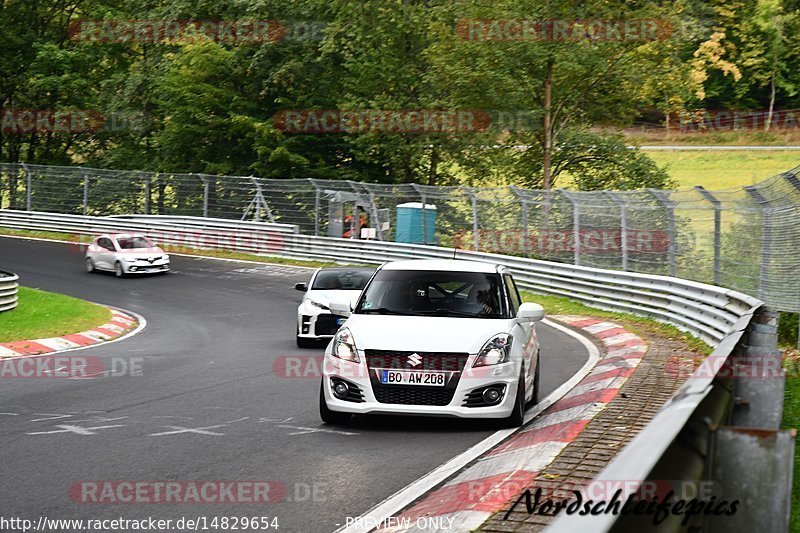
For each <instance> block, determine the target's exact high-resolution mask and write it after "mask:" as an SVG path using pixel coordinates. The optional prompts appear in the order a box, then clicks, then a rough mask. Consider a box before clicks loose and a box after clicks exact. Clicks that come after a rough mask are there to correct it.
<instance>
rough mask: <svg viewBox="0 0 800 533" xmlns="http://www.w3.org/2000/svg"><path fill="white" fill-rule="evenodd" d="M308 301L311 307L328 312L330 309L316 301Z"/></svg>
mask: <svg viewBox="0 0 800 533" xmlns="http://www.w3.org/2000/svg"><path fill="white" fill-rule="evenodd" d="M307 301H308V303H309V304H310V305H311V307H317V308H319V309H325V310H326V311H327V309H328V306H327V305H324V304H321V303H319V302H315V301H314V300H307Z"/></svg>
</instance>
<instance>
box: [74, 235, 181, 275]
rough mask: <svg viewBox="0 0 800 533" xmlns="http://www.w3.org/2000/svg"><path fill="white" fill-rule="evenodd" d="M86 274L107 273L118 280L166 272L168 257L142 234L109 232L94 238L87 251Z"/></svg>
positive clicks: (85, 259) (167, 270)
mask: <svg viewBox="0 0 800 533" xmlns="http://www.w3.org/2000/svg"><path fill="white" fill-rule="evenodd" d="M84 263H85V265H86V271H87V272H90V273H91V272H95V271H98V270H110V271H111V272H114V274H116V276H117V277H118V278H121V277H123V276H127V275H128V274H154V273H158V272H169V255H168V254H167V253H166V252H164V250H162V249H161V248H159V247H158V246H156V245H155V244H154V243H153V241H151V240H150V239H148V238H147V237H145V236H144V235H137V234H133V233H111V234H106V235H100V236H99V237H97V238H95V239H94V240H93V241H92V243H91V244H90V245H89V246H88V247H87V248H86V256H85V258H84Z"/></svg>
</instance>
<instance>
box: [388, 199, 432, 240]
mask: <svg viewBox="0 0 800 533" xmlns="http://www.w3.org/2000/svg"><path fill="white" fill-rule="evenodd" d="M423 213H424V216H425V224H424V225H423V223H422V220H423V219H422V217H423ZM423 226H424V235H425V238H424V239H423ZM394 240H395V242H404V243H408V244H436V206H435V205H433V204H425V209H424V211H423V209H422V203H421V202H408V203H406V204H400V205H398V206H397V222H396V224H395V237H394Z"/></svg>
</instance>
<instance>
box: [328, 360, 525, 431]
mask: <svg viewBox="0 0 800 533" xmlns="http://www.w3.org/2000/svg"><path fill="white" fill-rule="evenodd" d="M330 349H331V347H330V345H329V346H328V348H327V350H326V353H325V360H324V364H323V369H322V379H323V387H322V390H323V391H324V395H325V401H326V403H327V404H328V408H329V409H331V410H333V411H340V412H345V413H352V414H398V415H418V416H447V417H459V418H505V417H507V416H509V415H510V414H511V411H512V410H513V408H514V403H515V401H516V396H517V387H518V384H519V365H518V364H517V363H514V362H508V363H503V364H500V365H495V366H493V367H479V368H477V369H473V368H472V367H471V365H472V362H473V361H474V358H475V356H474V354H473V355H470V356H469V358H468V360H467V363H466V365H465V367H464V370H463V371H462V372H455V374H457V375H454V376H453V377H452V378H451V380H454V381H451V382H450V386H448V387H432V386H422V385H417V386H413V385H381V384H380V382H379V379H378V374H377V372H376V369H375V368H372V369H368V368H367V363H366V359H365V356H364V352H363V351H362V350H359V358H360V362H359V363H352V362H350V361H344V360H342V359H339V358H337V357H333V356H332V355H330ZM336 379H341V380H344V381H345V382H346V383H347V384H348V387H350V388H351V389H352V385H355V386H356V387H357V388H358V391H357V392H356V393H354V394H352V395H348V396H347V397H348V398H349V399H340V398H337V397H336V396H335V395H334V392H333V389H332V383H333V381H332V380H336ZM488 386H500V387H502V388H503V397H502V399H501V400H500V401H499V402H498V403H496V404H494V405H485V406H477V407H467V406H466V405H465V403H466V400H467V398H468V397H470V393H473V396H472V397H474V396H475V395H479V394H480V391H482V390H483V389H485V388H486V387H488ZM400 389H403V392H402V393H399V390H400ZM359 393H360V394H359ZM379 397H380V399H381V400H383V401H379ZM448 397H449V398H450V399H449V401H447V402H446V404H444V405H431V403H437V404H438V403H443V402H445V401H446V400H447V398H448ZM398 398H400V399H402V401H404V402H408V401H418V402H419V403H388V402H389V401H394V400H396V399H398ZM473 403H474V402H473Z"/></svg>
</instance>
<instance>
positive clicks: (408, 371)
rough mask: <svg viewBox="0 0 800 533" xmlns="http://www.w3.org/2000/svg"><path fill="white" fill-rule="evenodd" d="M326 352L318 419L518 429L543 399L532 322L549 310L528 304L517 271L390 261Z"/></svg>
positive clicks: (341, 310) (341, 306) (342, 308)
mask: <svg viewBox="0 0 800 533" xmlns="http://www.w3.org/2000/svg"><path fill="white" fill-rule="evenodd" d="M330 307H331V311H332V312H334V313H336V314H339V315H345V316H348V318H347V320H346V321H345V322H344V324H343V325H342V327H341V328H340V329H339V331H338V332H337V333H336V335H335V336H334V338H333V340H332V341H331V343H330V344H329V345H328V347H327V349H326V351H325V361H324V364H323V377H322V386H321V390H320V399H319V407H320V415H321V417H322V420H323V421H324V422H327V423H331V424H343V423H346V422H348V421H349V419H350V416H351V415H352V414H366V413H375V414H406V415H429V416H455V417H464V418H499V419H504V421H505V423H506V424H507V425H509V426H519V425H520V424H522V421H523V418H524V414H525V408H526V405H527V404H528V403H529V402H536V401H537V399H538V392H539V342H538V339H537V336H536V328H535V325H534V323H535V322H536V321H538V320H541V319H542V318H543V316H544V309H543V308H542V307H541V306H539V305H537V304H532V303H522V302H521V299H520V296H519V292H518V290H517V287H516V284H515V283H514V279H513V278H512V276H511V274H509V273H508V272H507V271H506V270H505V268H504V267H500V266H497V265H492V264H489V263H480V262H472V261H456V260H416V261H397V262H393V263H388V264H386V265H384V266H383V267H381V268H380V269H378V271H377V273H376V274H375V275H374V276H373V277H372V279H371V280H370V282H369V283H368V284H367V286H366V287H365V288H364V291H363V292H362V294H361V297H360V298H359V300H358V303H357V304H356V306H355V309H354V310H352V312H351V309H350V307H349V305H347V303H346V302H332V303H331V304H330Z"/></svg>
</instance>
